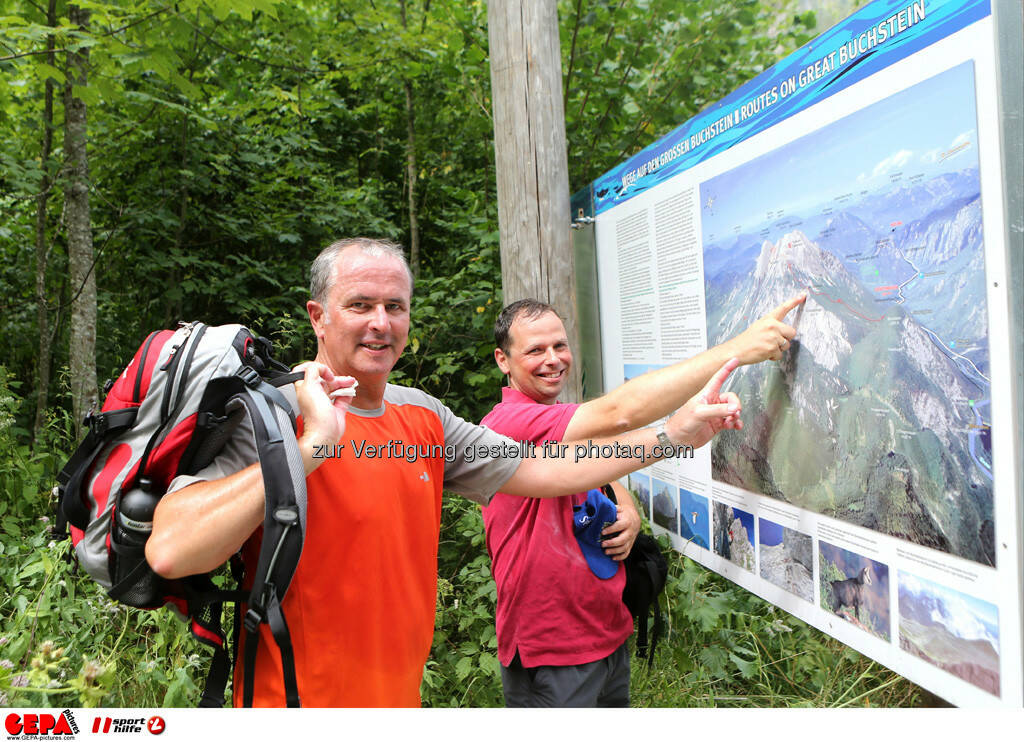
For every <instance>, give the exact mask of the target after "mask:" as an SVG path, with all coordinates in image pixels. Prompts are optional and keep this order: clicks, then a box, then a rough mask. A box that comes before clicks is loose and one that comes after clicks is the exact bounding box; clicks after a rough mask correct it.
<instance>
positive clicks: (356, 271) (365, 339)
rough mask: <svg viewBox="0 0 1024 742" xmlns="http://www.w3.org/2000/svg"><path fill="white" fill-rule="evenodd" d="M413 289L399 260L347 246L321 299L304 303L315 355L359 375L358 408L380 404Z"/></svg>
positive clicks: (402, 339) (401, 343) (401, 344)
mask: <svg viewBox="0 0 1024 742" xmlns="http://www.w3.org/2000/svg"><path fill="white" fill-rule="evenodd" d="M411 292H412V286H411V285H410V283H409V275H408V273H407V272H406V270H405V267H404V266H403V265H402V263H401V261H400V260H398V259H397V258H395V257H392V256H390V255H383V256H374V255H369V254H367V253H365V252H363V251H362V250H361V249H359V248H357V247H351V248H347V249H345V250H342V251H341V252H340V253H339V254H338V257H337V258H336V259H335V261H334V267H333V281H332V284H331V287H330V289H329V290H328V292H327V300H326V302H325V304H320V303H319V302H317V301H312V300H311V301H309V302H308V303H307V304H306V309H307V310H308V311H309V319H310V322H311V323H312V325H313V330H314V332H315V333H316V339H317V360H318V361H320V362H321V363H324V364H326V365H327V366H328V367H329V368H330V369H331V371H333V372H334V373H335V374H345V375H349V376H354V377H356V379H358V380H359V389H358V390H357V394H356V399H355V400H354V401H353V404H354V405H355V406H357V407H367V408H370V409H372V408H375V407H379V406H380V400H381V398H382V397H383V394H384V385H385V384H386V383H387V379H388V374H390V373H391V369H392V368H394V365H395V363H397V362H398V358H399V356H401V355H402V351H403V350H404V349H405V344H406V341H407V340H408V338H409V302H410V295H411Z"/></svg>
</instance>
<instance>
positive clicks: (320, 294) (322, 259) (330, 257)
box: [309, 237, 413, 304]
mask: <svg viewBox="0 0 1024 742" xmlns="http://www.w3.org/2000/svg"><path fill="white" fill-rule="evenodd" d="M349 248H359V249H360V250H362V251H363V252H364V253H366V254H367V255H370V256H371V257H375V258H383V257H385V256H390V257H392V258H397V259H398V260H399V262H401V264H402V267H403V268H405V273H406V275H407V276H408V277H409V293H410V294H411V293H412V284H413V280H412V271H411V270H410V269H409V263H408V262H407V261H406V259H405V251H404V250H402V246H401V245H399V244H398V243H396V242H391V241H390V240H378V239H372V238H370V237H346V238H344V239H341V240H337V241H335V242H332V243H331V244H330V245H328V246H327V247H325V248H324V249H323V250H321V251H320V254H319V255H317V256H316V259H315V260H313V264H312V265H311V266H310V268H309V297H310V298H311V299H312V300H313V301H315V302H317V303H319V304H323V303H324V302H326V301H327V294H328V293H329V292H330V290H331V286H332V285H333V284H334V262H335V261H336V260H337V259H338V256H339V255H340V254H341V253H342V251H343V250H347V249H349Z"/></svg>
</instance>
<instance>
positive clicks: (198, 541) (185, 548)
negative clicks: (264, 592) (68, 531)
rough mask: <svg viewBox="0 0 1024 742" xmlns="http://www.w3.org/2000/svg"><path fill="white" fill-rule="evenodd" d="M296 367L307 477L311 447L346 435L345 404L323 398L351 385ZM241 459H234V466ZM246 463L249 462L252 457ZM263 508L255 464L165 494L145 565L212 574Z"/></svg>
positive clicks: (316, 368)
mask: <svg viewBox="0 0 1024 742" xmlns="http://www.w3.org/2000/svg"><path fill="white" fill-rule="evenodd" d="M298 368H299V369H303V370H304V371H305V373H306V376H305V379H304V380H302V381H299V382H296V384H295V393H296V396H297V398H298V401H299V409H300V410H301V412H302V419H303V432H302V436H300V438H299V441H298V442H299V451H300V452H301V454H302V460H303V464H304V465H305V467H306V474H307V476H308V475H309V474H310V472H312V471H313V470H314V469H316V468H317V467H318V466H319V465H320V464H321V463H322V462H323V460H322V459H316V458H314V457H313V452H314V450H315V449H316V447H317V446H318V445H319V444H323V443H334V442H336V441H337V440H338V439H340V438H341V435H342V433H344V432H345V411H346V410H347V409H348V404H349V402H350V400H349V398H347V397H338V398H336V399H334V400H331V399H330V398H329V397H328V396H327V393H328V392H329V391H333V390H335V389H340V388H343V387H345V386H348V385H350V384H351V383H352V382H351V379H349V377H336V376H334V375H333V374H331V373H330V371H329V370H327V367H326V366H323V365H321V364H318V363H308V364H304V366H299V367H298ZM321 379H322V380H323V382H321ZM231 447H232V443H231V442H229V444H228V454H227V455H226V457H227V458H231V457H232V455H231V451H232V450H233V449H232V448H231ZM245 458H247V456H245V455H241V456H240V455H234V460H236V461H238V460H239V459H242V460H244V459H245ZM248 458H249V460H251V456H250V457H248ZM216 464H217V462H215V466H214V468H216ZM228 466H229V468H234V467H232V466H231V465H228ZM265 508H266V506H265V501H264V497H263V472H262V470H261V469H260V466H259V464H250V465H248V466H244V468H241V469H239V470H237V471H234V472H233V473H229V474H224V475H223V476H218V477H216V478H212V479H209V480H206V481H197V482H195V483H194V484H190V485H188V486H185V487H182V488H181V489H179V490H175V491H173V492H169V493H167V494H166V495H164V496H163V497H162V498H160V502H159V504H158V505H157V507H156V512H154V514H153V532H152V533H151V534H150V537H149V540H148V541H146V561H148V562H149V565H150V567H152V568H153V571H154V572H156V573H157V574H158V575H160V576H161V577H165V578H168V579H174V578H178V577H184V576H186V575H194V574H202V573H203V572H209V571H210V570H212V569H216V568H217V567H219V566H220V565H221V564H223V563H224V562H225V561H227V559H229V558H230V557H231V555H232V554H234V553H235V552H236V551H238V550H239V549H240V548H241V547H242V545H243V544H244V543H245V542H246V540H247V539H248V538H249V537H250V536H251V535H252V534H253V532H254V531H255V530H256V529H257V528H258V527H259V526H260V525H261V524H262V523H263V517H264V510H265Z"/></svg>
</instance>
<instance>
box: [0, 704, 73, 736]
mask: <svg viewBox="0 0 1024 742" xmlns="http://www.w3.org/2000/svg"><path fill="white" fill-rule="evenodd" d="M4 730H5V731H6V732H7V735H8V738H20V737H47V738H52V737H62V736H64V737H69V738H72V739H73V738H74V736H75V735H76V734H78V725H77V724H76V723H75V717H74V716H73V715H72V714H71V711H70V710H69V709H64V711H62V712H61V713H60V714H58V715H56V716H54V715H53V714H30V713H25V714H18V713H12V714H7V718H5V719H4Z"/></svg>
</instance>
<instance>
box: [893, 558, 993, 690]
mask: <svg viewBox="0 0 1024 742" xmlns="http://www.w3.org/2000/svg"><path fill="white" fill-rule="evenodd" d="M898 582H899V596H900V597H899V610H900V648H901V649H903V650H904V651H906V652H909V653H911V654H913V655H915V656H917V657H920V658H921V659H923V660H925V661H927V662H930V663H931V664H933V665H935V666H936V667H939V668H941V669H943V670H945V671H947V672H950V673H952V674H954V675H956V676H957V677H959V678H962V679H963V680H966V681H967V682H968V683H972V684H973V685H976V686H978V687H979V688H981V689H982V690H985V691H988V692H989V693H991V694H992V695H995V696H998V695H999V615H998V611H997V609H996V607H995V606H994V605H992V604H991V603H987V602H985V601H983V600H978V599H977V598H973V597H971V596H969V595H965V594H964V593H960V592H957V591H955V590H951V589H950V588H948V587H944V586H942V585H938V584H936V583H934V582H931V581H929V580H925V579H923V578H921V577H917V576H915V575H911V574H908V573H907V572H904V571H902V570H900V571H899V574H898Z"/></svg>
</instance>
